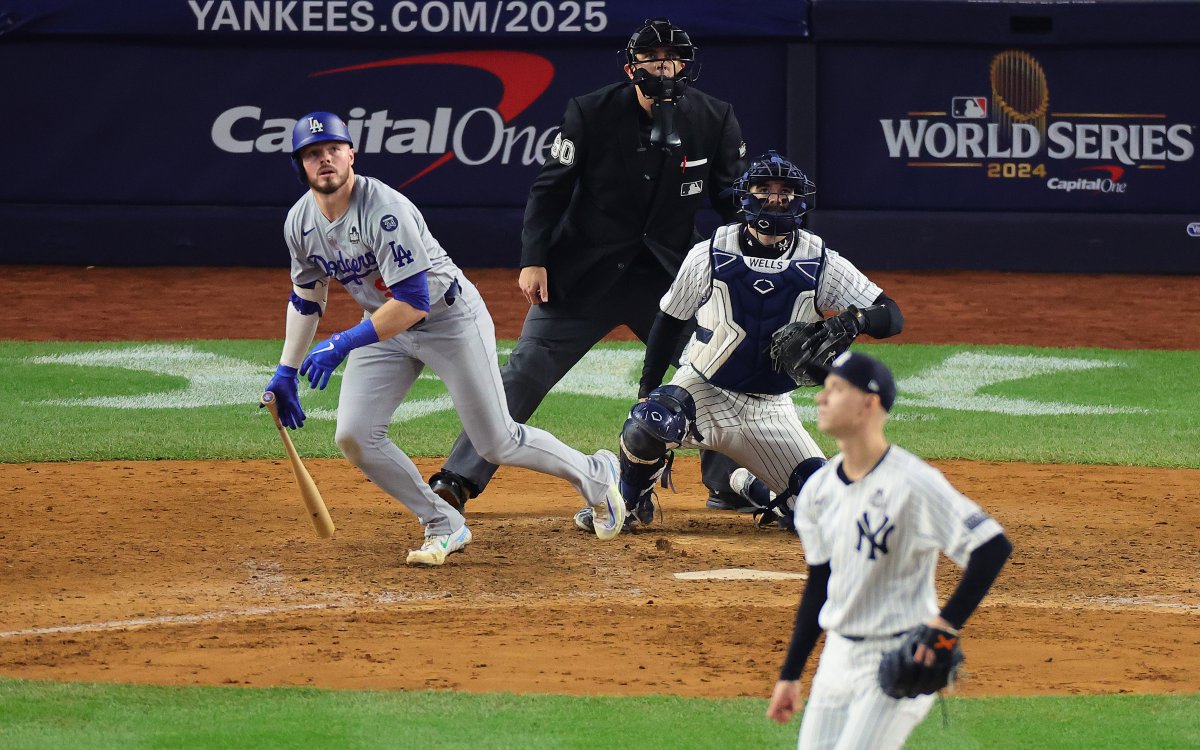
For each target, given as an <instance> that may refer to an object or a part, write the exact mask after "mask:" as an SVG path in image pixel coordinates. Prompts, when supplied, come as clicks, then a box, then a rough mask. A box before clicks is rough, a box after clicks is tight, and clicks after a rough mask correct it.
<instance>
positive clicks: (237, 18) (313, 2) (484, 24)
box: [188, 0, 608, 34]
mask: <svg viewBox="0 0 1200 750" xmlns="http://www.w3.org/2000/svg"><path fill="white" fill-rule="evenodd" d="M605 4H606V0H581V1H579V0H554V2H551V1H550V0H536V1H535V2H529V1H528V0H498V1H496V0H427V1H425V2H416V0H398V1H397V2H394V3H391V4H390V5H384V4H381V5H380V6H379V7H376V5H375V3H373V2H370V0H328V1H326V0H245V2H235V0H188V8H190V9H191V11H192V14H193V15H194V16H195V18H196V30H197V31H220V32H229V31H252V32H264V31H279V32H292V31H295V32H339V33H340V32H349V33H359V34H361V33H366V32H400V33H403V34H407V33H421V34H441V33H456V34H545V33H548V32H557V33H560V34H573V33H585V32H587V33H595V32H599V31H603V30H604V29H605V28H607V27H608V14H607V13H606V12H605Z"/></svg>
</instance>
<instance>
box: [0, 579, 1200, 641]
mask: <svg viewBox="0 0 1200 750" xmlns="http://www.w3.org/2000/svg"><path fill="white" fill-rule="evenodd" d="M709 572H711V571H709ZM580 595H581V598H585V599H586V598H589V597H588V595H587V594H586V593H585V592H580ZM606 596H611V592H609V593H608V594H606ZM447 598H450V595H449V594H447V593H445V592H434V593H430V594H407V593H397V592H393V591H383V592H380V593H379V594H378V595H376V596H375V597H372V598H370V599H356V598H346V597H342V598H338V599H334V600H330V601H324V602H308V603H305V604H282V605H280V606H277V607H246V608H243V609H220V610H212V611H209V612H198V613H195V614H190V615H161V616H159V617H135V618H131V619H127V620H108V621H105V622H87V623H80V624H77V625H56V626H52V627H41V628H25V629H23V630H7V631H0V640H7V639H11V638H27V637H29V636H35V635H65V634H71V633H93V632H99V631H105V630H128V629H130V628H142V627H152V626H157V625H199V624H204V623H209V622H220V621H222V620H236V619H238V618H242V617H262V616H264V615H276V614H285V613H288V612H300V611H304V610H323V609H341V608H345V607H370V606H376V607H384V606H389V605H394V604H411V603H417V602H428V601H431V600H435V599H447ZM516 598H517V599H522V598H524V597H522V596H521V595H516ZM509 604H510V606H520V603H512V602H509ZM988 605H993V606H995V605H1000V606H1008V607H1026V608H1031V609H1064V610H1081V609H1082V610H1108V611H1119V610H1151V611H1153V610H1168V611H1170V610H1173V611H1177V612H1178V611H1183V612H1200V604H1188V603H1186V602H1175V601H1170V600H1168V599H1167V598H1166V597H1157V596H1154V597H1132V596H1122V597H1117V596H1095V597H1084V596H1075V597H1072V598H1071V599H1069V600H1067V601H1063V600H1054V599H1040V600H1034V599H1018V598H1015V597H1005V596H999V597H989V599H988V600H987V601H985V602H984V606H985V607H986V606H988ZM494 607H495V602H490V603H488V604H485V605H484V606H482V607H480V608H482V609H491V608H494Z"/></svg>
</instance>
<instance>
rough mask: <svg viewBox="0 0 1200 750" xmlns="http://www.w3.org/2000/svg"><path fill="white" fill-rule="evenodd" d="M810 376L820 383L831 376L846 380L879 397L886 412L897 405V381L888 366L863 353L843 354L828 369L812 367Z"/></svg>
mask: <svg viewBox="0 0 1200 750" xmlns="http://www.w3.org/2000/svg"><path fill="white" fill-rule="evenodd" d="M807 371H808V374H809V375H810V376H811V377H812V379H813V380H815V381H817V382H818V383H824V382H825V376H826V375H829V374H833V375H837V376H838V377H839V378H844V379H845V380H846V381H847V382H849V383H850V385H852V386H854V387H855V388H857V389H859V390H860V391H865V392H867V393H876V394H878V395H879V403H881V404H883V410H884V411H891V410H892V404H894V403H896V380H895V379H894V378H893V377H892V372H891V370H889V369H888V368H887V365H885V364H884V363H882V362H880V361H879V360H877V359H875V358H874V357H869V356H867V355H866V354H862V353H861V352H842V353H841V354H839V355H838V356H837V357H835V358H834V360H833V362H831V363H829V366H828V367H825V366H822V365H812V366H810V367H808V368H807Z"/></svg>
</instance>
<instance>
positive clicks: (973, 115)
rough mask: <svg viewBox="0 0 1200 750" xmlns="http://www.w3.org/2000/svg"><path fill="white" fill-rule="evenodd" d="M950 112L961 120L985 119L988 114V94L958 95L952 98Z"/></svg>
mask: <svg viewBox="0 0 1200 750" xmlns="http://www.w3.org/2000/svg"><path fill="white" fill-rule="evenodd" d="M950 114H951V115H953V116H954V117H955V118H957V119H959V120H983V119H986V118H987V116H988V100H987V97H986V96H956V97H954V98H953V99H951V100H950Z"/></svg>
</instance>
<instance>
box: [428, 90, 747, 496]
mask: <svg viewBox="0 0 1200 750" xmlns="http://www.w3.org/2000/svg"><path fill="white" fill-rule="evenodd" d="M676 107H677V109H676V119H675V126H676V129H677V132H678V134H679V140H680V142H681V144H680V145H679V146H676V147H666V146H654V145H651V143H650V134H651V128H652V125H653V122H652V119H651V117H650V116H649V115H648V114H647V113H646V112H645V110H643V109H642V107H641V105H640V104H639V102H638V97H637V91H636V90H635V87H634V84H633V82H632V81H623V82H621V83H616V84H612V85H610V86H605V87H604V88H601V89H599V90H597V91H593V92H592V93H590V94H586V95H584V96H580V97H576V98H574V99H572V100H571V101H570V102H569V103H568V104H567V110H566V113H565V114H564V115H563V120H562V124H561V126H560V128H559V135H558V138H557V139H556V140H555V144H554V146H553V147H552V149H551V151H550V155H549V156H548V157H547V159H546V162H545V164H544V166H543V167H542V170H541V172H540V173H539V174H538V177H537V179H536V180H535V181H534V183H533V187H532V189H531V191H530V195H529V201H528V203H527V204H526V207H525V220H524V229H523V231H522V234H521V267H522V268H525V267H528V266H544V267H546V269H547V275H548V284H549V301H547V302H544V303H542V304H539V305H534V306H532V307H531V308H530V310H529V314H528V315H527V317H526V318H525V324H524V326H523V328H522V330H521V337H520V339H519V340H518V342H517V345H516V348H515V349H514V350H513V352H512V355H511V356H510V357H509V360H508V364H506V365H505V366H504V367H502V368H501V370H500V372H501V375H502V377H503V381H504V391H505V394H506V396H507V398H508V408H509V411H510V413H511V414H512V417H513V419H514V420H516V421H518V422H522V423H523V422H525V421H526V420H527V419H528V418H529V417H530V416H531V415H532V414H533V412H534V410H535V409H536V408H537V407H538V405H539V404H540V403H541V402H542V399H543V398H544V397H545V396H546V394H547V393H548V392H549V391H550V389H551V388H553V387H554V385H555V384H556V383H558V381H559V380H561V379H562V377H563V376H564V375H566V373H567V372H568V371H569V370H570V369H571V368H572V367H573V366H574V365H575V364H576V363H577V362H578V361H579V360H580V359H581V358H582V357H583V356H584V355H585V354H586V353H587V352H588V351H589V350H590V349H591V348H592V347H593V346H595V345H596V343H597V342H599V341H600V340H601V339H602V338H603V337H604V336H605V335H607V334H608V333H609V332H610V331H612V330H613V329H614V328H616V327H617V326H619V325H621V324H625V325H628V326H629V327H630V328H631V329H632V330H633V332H634V334H636V335H637V337H638V338H639V339H641V340H642V341H643V342H645V340H646V337H647V336H649V334H650V328H651V325H652V324H653V322H654V318H655V315H656V314H657V313H658V303H659V300H660V299H661V298H662V295H663V294H664V293H665V292H666V290H667V288H668V287H669V286H670V284H671V281H672V280H673V279H674V277H675V274H676V272H677V271H678V270H679V266H680V264H681V263H682V262H683V258H684V256H685V255H686V254H687V251H688V250H689V249H691V247H692V245H694V244H695V243H696V242H699V241H700V240H701V239H702V238H701V237H700V235H699V234H698V233H697V231H696V227H695V217H696V211H697V210H699V209H700V208H701V206H702V202H703V201H704V200H705V199H707V200H708V202H709V203H710V204H711V205H712V206H713V207H714V208H716V209H717V210H718V211H719V212H720V213H721V215H722V218H723V219H724V220H725V221H727V222H728V221H733V220H734V219H735V217H736V213H737V212H736V208H735V206H734V205H733V201H731V200H729V198H727V197H726V198H721V197H720V193H721V191H723V190H725V189H727V188H729V187H730V186H731V185H732V184H733V182H734V180H736V179H737V177H738V176H740V175H741V173H742V172H743V171H744V169H745V162H744V159H745V155H746V146H745V143H744V142H743V140H742V132H741V126H740V125H739V124H738V121H737V118H736V117H735V116H734V113H733V107H732V106H731V105H730V104H728V103H726V102H723V101H721V100H719V99H715V98H713V97H711V96H709V95H707V94H705V93H703V92H702V91H698V90H696V89H695V88H688V89H687V92H686V94H685V95H684V96H683V97H681V98H680V99H679V100H678V102H677V105H676ZM683 343H685V342H683V341H681V342H680V348H681V349H682V345H683ZM705 464H706V468H705V483H706V484H708V485H709V486H710V488H714V489H717V488H719V489H723V490H726V491H727V490H728V475H729V472H730V471H731V470H732V468H733V467H734V464H733V463H732V462H731V461H728V459H725V458H724V457H720V456H718V455H716V454H710V456H708V457H706V459H705ZM709 465H711V467H710V466H709ZM496 468H497V467H496V465H494V464H490V463H488V462H486V461H484V460H483V459H482V458H481V457H480V456H479V454H478V453H477V452H476V451H475V449H474V448H473V447H472V446H471V443H470V441H469V440H468V439H467V436H466V433H465V432H464V433H462V434H460V435H459V436H458V439H457V440H456V441H455V443H454V448H453V450H452V451H451V454H450V457H449V458H448V459H447V460H446V464H445V466H444V468H443V470H442V472H439V473H438V474H435V475H434V476H433V477H432V478H431V479H430V482H431V484H434V483H435V482H437V481H438V480H439V479H446V478H452V479H454V480H455V481H459V482H461V483H462V485H463V486H464V487H465V489H466V490H467V492H468V493H469V496H470V497H474V496H475V495H478V494H479V493H480V492H482V491H483V489H484V487H486V485H487V483H488V482H489V481H490V480H491V478H492V475H493V474H495V472H496ZM710 477H711V481H710ZM435 489H436V487H435Z"/></svg>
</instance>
